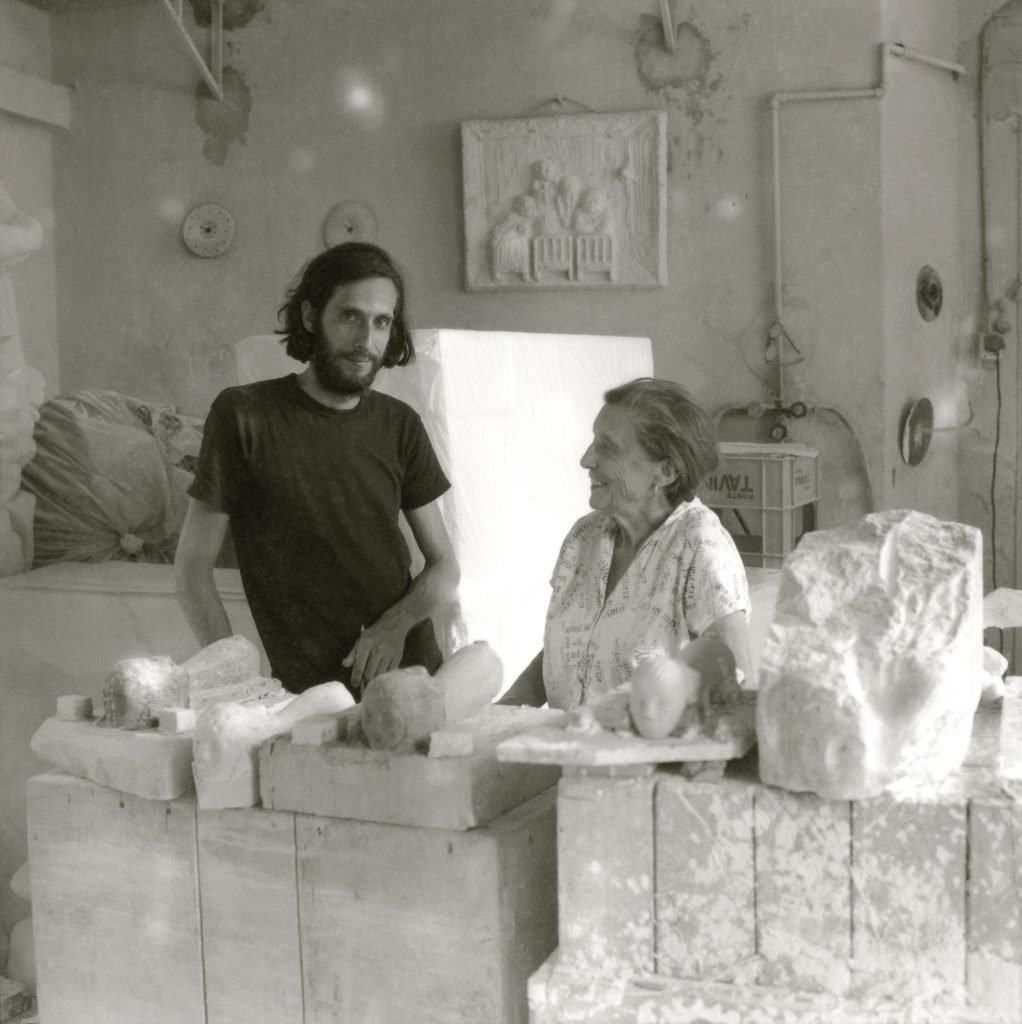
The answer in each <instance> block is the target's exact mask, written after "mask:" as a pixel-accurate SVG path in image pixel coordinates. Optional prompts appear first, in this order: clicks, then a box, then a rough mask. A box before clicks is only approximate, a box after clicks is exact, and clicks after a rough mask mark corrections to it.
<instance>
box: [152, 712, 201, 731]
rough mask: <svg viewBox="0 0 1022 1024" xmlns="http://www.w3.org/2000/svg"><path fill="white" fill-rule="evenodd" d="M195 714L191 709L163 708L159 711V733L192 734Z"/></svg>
mask: <svg viewBox="0 0 1022 1024" xmlns="http://www.w3.org/2000/svg"><path fill="white" fill-rule="evenodd" d="M195 720H196V713H195V711H194V710H193V709H192V708H163V709H162V710H161V711H160V725H159V730H160V732H169V733H180V732H192V731H193V730H194V729H195Z"/></svg>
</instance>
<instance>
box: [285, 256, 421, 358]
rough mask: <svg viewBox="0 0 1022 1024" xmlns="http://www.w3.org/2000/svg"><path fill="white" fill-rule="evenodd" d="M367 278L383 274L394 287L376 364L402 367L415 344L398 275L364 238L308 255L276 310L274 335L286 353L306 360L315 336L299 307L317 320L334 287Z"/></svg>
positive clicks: (395, 269)
mask: <svg viewBox="0 0 1022 1024" xmlns="http://www.w3.org/2000/svg"><path fill="white" fill-rule="evenodd" d="M369 277H385V278H387V279H388V280H390V281H393V282H394V287H395V288H396V289H397V304H396V305H395V306H394V322H393V323H392V324H391V326H390V340H389V341H388V342H387V347H386V349H385V350H384V352H383V361H382V365H383V366H407V365H408V363H410V362H411V361H412V360H413V359H414V358H415V348H414V347H413V345H412V328H411V324H410V323H409V321H408V316H407V314H406V313H405V283H404V278H403V277H402V275H401V271H400V270H398V268H397V266H396V264H395V263H394V261H393V260H392V259H391V257H390V255H389V254H388V253H387V252H386V251H385V250H383V249H381V248H380V247H379V246H378V245H371V244H370V243H369V242H342V243H341V244H340V245H335V246H333V247H332V248H330V249H327V250H326V252H321V253H320V254H319V255H318V256H315V257H313V258H312V259H311V260H309V262H308V263H306V264H305V266H304V267H303V268H302V269H301V270H300V271H299V272H298V275H297V276H296V277H295V279H294V281H293V282H292V284H291V287H290V289H289V290H288V293H287V299H286V300H285V301H284V304H283V305H282V306H281V307H280V309H279V310H278V311H277V318H278V320H279V321H280V325H281V326H280V328H279V329H278V330H277V332H276V333H277V334H281V335H283V338H282V339H281V341H282V342H283V343H284V344H285V345H286V346H287V354H288V355H289V356H290V357H291V358H292V359H297V360H298V361H299V362H302V363H307V362H308V361H309V360H310V359H311V358H312V353H313V349H314V348H315V347H316V337H315V334H314V333H313V332H312V331H310V330H309V329H308V327H306V326H305V319H304V317H303V315H302V312H303V309H302V308H303V306H304V305H305V303H306V302H307V303H308V304H309V306H310V308H311V309H312V317H313V321H314V322H315V323H316V324H318V323H319V321H320V317H322V315H323V308H324V306H326V304H327V303H328V302H329V301H330V297H331V296H332V295H333V294H334V290H335V289H336V288H337V287H338V285H342V284H350V283H351V282H352V281H364V280H365V279H366V278H369Z"/></svg>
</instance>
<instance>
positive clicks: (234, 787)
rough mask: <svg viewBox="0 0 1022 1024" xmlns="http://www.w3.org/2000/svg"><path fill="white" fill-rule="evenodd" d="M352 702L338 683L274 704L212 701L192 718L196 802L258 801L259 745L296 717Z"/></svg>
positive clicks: (221, 804) (203, 805)
mask: <svg viewBox="0 0 1022 1024" xmlns="http://www.w3.org/2000/svg"><path fill="white" fill-rule="evenodd" d="M354 703H355V701H354V698H353V697H352V696H351V694H350V693H349V692H348V689H347V687H346V686H345V685H344V684H343V683H338V682H330V683H320V685H319V686H313V687H310V688H309V689H308V690H306V691H305V692H304V693H300V694H298V696H297V697H289V698H287V699H286V700H284V701H279V702H276V703H271V704H267V703H261V702H258V701H239V702H226V703H219V704H212V705H210V706H209V707H207V708H205V709H204V710H203V711H202V712H201V713H200V714H199V717H198V720H197V721H196V723H195V744H194V757H195V760H194V763H193V765H192V770H193V773H194V776H195V790H196V794H197V796H198V802H199V807H200V808H202V809H203V810H211V809H217V808H225V807H255V806H256V805H257V804H258V803H259V747H260V745H261V744H262V743H263V742H265V741H266V740H269V739H273V738H275V737H277V736H283V735H284V734H285V733H288V732H290V731H291V729H292V728H293V727H294V725H295V724H296V723H297V722H299V721H301V720H302V719H305V718H309V717H311V716H313V715H324V714H328V713H337V712H341V711H344V710H345V709H346V708H350V707H352V706H353V705H354Z"/></svg>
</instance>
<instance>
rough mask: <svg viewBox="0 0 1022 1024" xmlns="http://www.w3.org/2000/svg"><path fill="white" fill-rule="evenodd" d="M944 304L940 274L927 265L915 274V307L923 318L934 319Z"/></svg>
mask: <svg viewBox="0 0 1022 1024" xmlns="http://www.w3.org/2000/svg"><path fill="white" fill-rule="evenodd" d="M943 305H944V286H943V285H942V284H941V282H940V274H938V273H937V271H936V270H934V269H933V267H931V266H929V265H927V266H925V267H923V268H922V270H920V271H919V274H918V275H917V276H916V308H917V309H918V310H919V315H920V316H921V317H922V318H923V319H924V320H936V319H937V317H938V316H939V315H940V307H941V306H943Z"/></svg>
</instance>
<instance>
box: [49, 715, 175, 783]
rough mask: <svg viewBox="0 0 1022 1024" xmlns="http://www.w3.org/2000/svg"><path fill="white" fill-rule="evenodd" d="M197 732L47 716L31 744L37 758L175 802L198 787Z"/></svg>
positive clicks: (77, 772) (84, 777) (83, 775)
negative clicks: (194, 752)
mask: <svg viewBox="0 0 1022 1024" xmlns="http://www.w3.org/2000/svg"><path fill="white" fill-rule="evenodd" d="M193 735H194V734H193V733H192V732H183V733H166V732H157V731H156V730H155V729H143V730H137V731H135V730H127V729H105V728H100V727H99V726H98V725H96V724H95V723H94V722H65V721H61V720H60V719H59V718H48V719H47V720H46V721H45V722H43V724H42V725H41V726H39V728H38V729H37V730H36V732H35V735H34V736H33V737H32V740H31V744H30V745H31V747H32V752H33V753H34V754H36V756H38V757H41V758H42V759H43V760H44V761H47V762H49V763H50V764H54V765H56V766H57V767H58V768H64V769H65V770H67V771H69V772H71V774H72V775H77V776H78V777H79V778H82V779H89V780H91V781H92V782H98V783H99V784H100V785H101V786H109V787H110V788H111V789H118V790H120V791H121V792H122V793H131V794H133V795H134V796H140V797H144V798H145V799H147V800H173V799H174V798H175V797H179V796H183V795H184V794H185V793H189V792H191V791H192V790H193V789H194V788H195V782H194V779H193V777H192V737H193Z"/></svg>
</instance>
